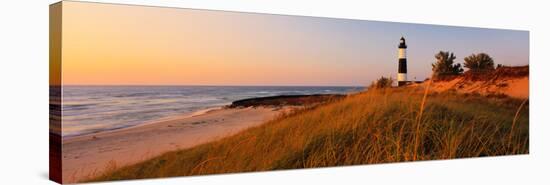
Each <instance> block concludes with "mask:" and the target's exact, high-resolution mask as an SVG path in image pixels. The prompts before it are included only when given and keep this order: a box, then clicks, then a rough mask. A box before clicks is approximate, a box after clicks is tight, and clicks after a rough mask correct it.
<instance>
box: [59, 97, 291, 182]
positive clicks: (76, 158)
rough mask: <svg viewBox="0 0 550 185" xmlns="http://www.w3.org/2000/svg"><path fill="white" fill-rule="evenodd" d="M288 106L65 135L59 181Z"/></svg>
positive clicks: (231, 129) (198, 140) (225, 130)
mask: <svg viewBox="0 0 550 185" xmlns="http://www.w3.org/2000/svg"><path fill="white" fill-rule="evenodd" d="M290 109H292V108H291V107H290V106H287V107H284V108H275V107H265V106H264V107H255V108H253V107H247V108H223V109H219V110H211V111H209V112H207V113H205V114H202V115H197V116H192V117H180V118H174V119H170V120H164V121H156V122H152V123H147V124H143V125H140V126H134V127H129V128H124V129H118V130H112V131H105V132H99V133H94V134H87V135H83V136H77V137H70V138H65V139H64V140H63V156H62V158H63V182H65V183H73V182H79V181H82V180H85V179H88V178H91V177H94V176H97V175H99V174H101V173H102V172H104V171H105V170H107V169H113V168H118V167H121V166H125V165H129V164H133V163H137V162H140V161H143V160H146V159H149V158H152V157H154V156H157V155H160V154H162V153H165V152H168V151H173V150H177V149H184V148H189V147H192V146H196V145H199V144H202V143H205V142H209V141H213V140H216V139H219V138H223V137H226V136H229V135H232V134H235V133H237V132H239V131H242V130H244V129H246V128H249V127H253V126H257V125H260V124H262V123H264V122H265V121H268V120H270V119H273V118H274V117H275V116H276V115H278V114H280V113H281V112H283V111H289V110H290Z"/></svg>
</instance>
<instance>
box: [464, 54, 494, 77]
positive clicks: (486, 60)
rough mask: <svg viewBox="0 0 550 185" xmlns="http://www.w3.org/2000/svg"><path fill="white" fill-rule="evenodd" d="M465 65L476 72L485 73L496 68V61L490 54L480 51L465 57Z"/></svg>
mask: <svg viewBox="0 0 550 185" xmlns="http://www.w3.org/2000/svg"><path fill="white" fill-rule="evenodd" d="M464 67H466V68H468V69H469V70H468V71H471V72H474V73H485V72H489V71H492V70H494V69H495V62H494V61H493V58H491V56H489V55H488V54H485V53H478V54H472V55H470V56H468V57H466V58H464Z"/></svg>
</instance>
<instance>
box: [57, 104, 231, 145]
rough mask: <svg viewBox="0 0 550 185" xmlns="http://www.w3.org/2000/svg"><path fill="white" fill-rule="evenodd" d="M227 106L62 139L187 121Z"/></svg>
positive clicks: (67, 137)
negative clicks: (175, 121)
mask: <svg viewBox="0 0 550 185" xmlns="http://www.w3.org/2000/svg"><path fill="white" fill-rule="evenodd" d="M226 106H228V105H223V106H216V107H209V108H204V109H200V110H197V111H194V112H189V113H184V114H180V115H171V116H167V117H162V118H158V119H155V120H150V121H146V122H144V123H141V124H136V125H130V126H125V127H119V128H112V129H104V130H98V131H93V132H88V133H83V134H74V135H65V136H62V138H63V140H69V139H73V138H77V137H86V136H90V135H95V134H99V133H106V132H118V131H122V130H125V129H132V128H136V127H141V126H146V125H150V124H157V123H161V122H166V121H174V120H180V119H185V118H191V117H195V116H200V115H204V114H208V113H209V112H211V111H216V110H222V109H224V108H225V107H226Z"/></svg>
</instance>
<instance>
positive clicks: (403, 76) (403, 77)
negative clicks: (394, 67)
mask: <svg viewBox="0 0 550 185" xmlns="http://www.w3.org/2000/svg"><path fill="white" fill-rule="evenodd" d="M397 81H398V82H399V81H407V73H398V74H397Z"/></svg>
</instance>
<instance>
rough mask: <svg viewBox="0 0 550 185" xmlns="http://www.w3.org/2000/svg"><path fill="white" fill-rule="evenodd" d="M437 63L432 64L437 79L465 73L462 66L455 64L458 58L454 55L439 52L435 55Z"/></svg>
mask: <svg viewBox="0 0 550 185" xmlns="http://www.w3.org/2000/svg"><path fill="white" fill-rule="evenodd" d="M435 59H436V62H435V63H433V64H432V71H433V75H434V77H436V78H440V77H444V76H452V75H459V74H461V73H462V72H464V69H462V66H461V65H460V64H455V63H454V60H455V59H456V56H455V55H454V54H453V53H449V52H448V51H447V52H444V51H439V53H437V54H436V55H435Z"/></svg>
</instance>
